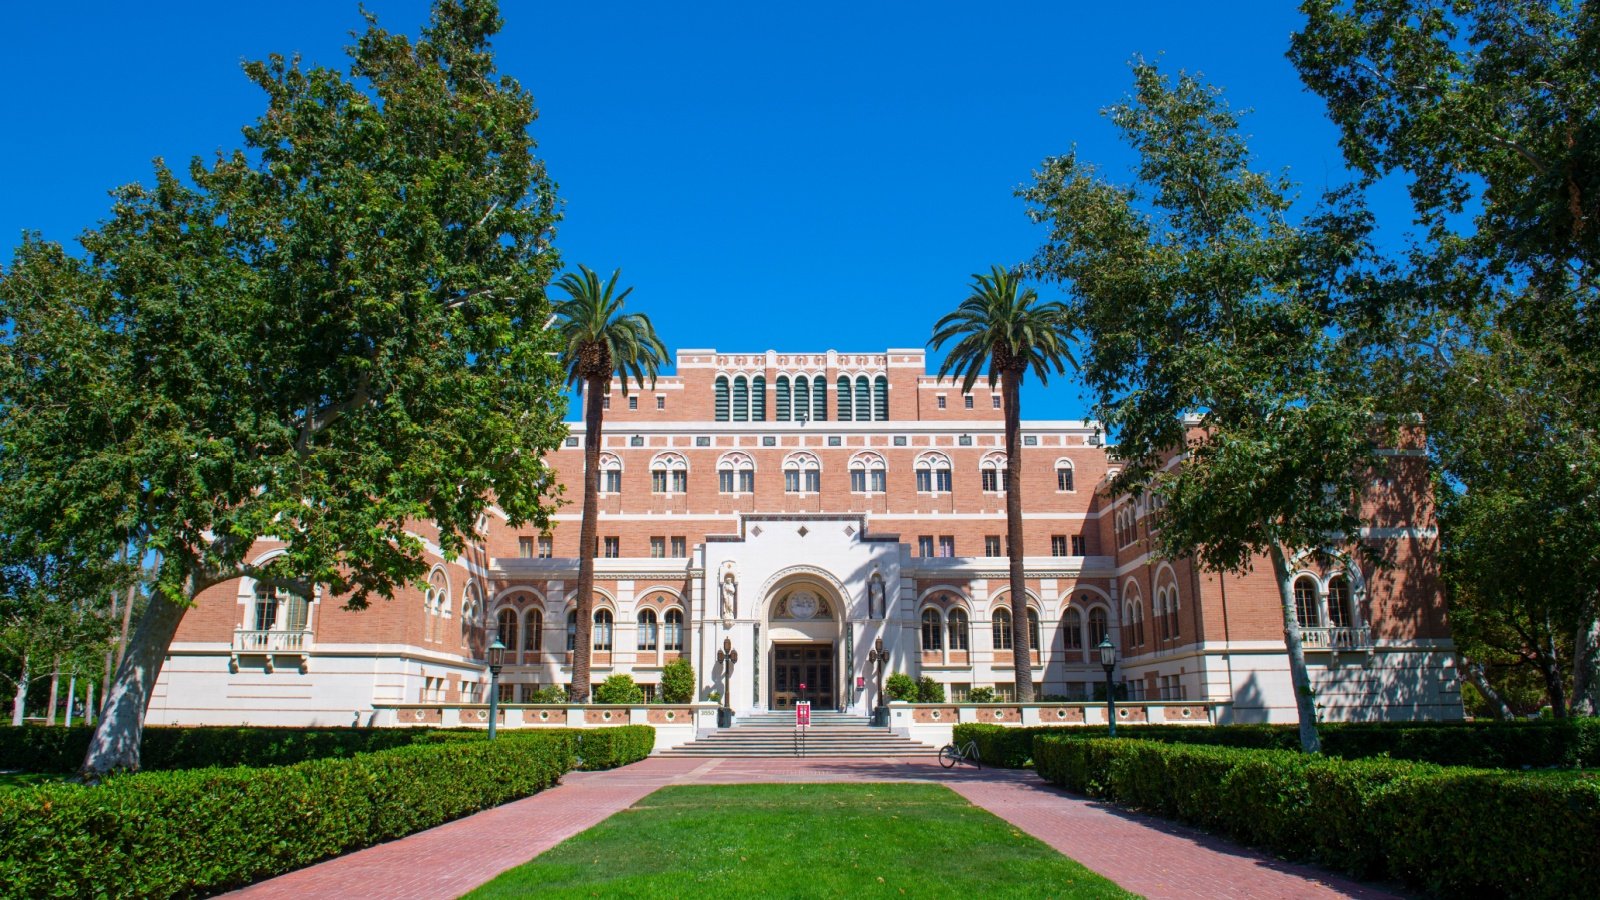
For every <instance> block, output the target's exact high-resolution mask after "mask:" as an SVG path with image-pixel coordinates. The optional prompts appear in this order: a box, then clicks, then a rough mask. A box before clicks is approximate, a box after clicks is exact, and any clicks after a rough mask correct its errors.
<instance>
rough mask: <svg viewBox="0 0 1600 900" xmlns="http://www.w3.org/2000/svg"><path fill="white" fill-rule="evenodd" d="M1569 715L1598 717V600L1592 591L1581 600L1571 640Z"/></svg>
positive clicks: (1599, 614) (1599, 705) (1599, 671)
mask: <svg viewBox="0 0 1600 900" xmlns="http://www.w3.org/2000/svg"><path fill="white" fill-rule="evenodd" d="M1572 714H1573V715H1574V716H1600V600H1597V598H1596V594H1595V592H1594V591H1590V592H1589V596H1588V598H1587V599H1586V600H1585V601H1584V604H1583V610H1582V613H1581V614H1580V615H1579V616H1578V633H1577V634H1576V635H1575V636H1574V640H1573V642H1572Z"/></svg>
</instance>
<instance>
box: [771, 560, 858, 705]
mask: <svg viewBox="0 0 1600 900" xmlns="http://www.w3.org/2000/svg"><path fill="white" fill-rule="evenodd" d="M766 611H767V615H766V619H767V621H766V633H767V641H766V644H767V653H766V656H767V660H766V672H767V677H766V678H765V679H763V680H764V681H765V682H766V685H765V687H766V697H765V698H764V699H765V700H766V703H767V708H768V709H792V708H793V707H794V705H795V703H796V702H797V701H800V700H808V701H810V702H811V706H812V708H813V709H838V708H840V707H841V705H842V700H843V698H844V697H845V692H844V678H845V677H846V675H847V673H846V672H845V669H846V668H847V667H846V666H845V665H844V659H843V657H842V653H843V648H842V647H841V646H840V635H841V634H842V631H843V629H842V627H841V626H842V623H843V621H844V605H843V603H842V602H841V598H840V595H839V592H838V591H837V589H835V588H834V587H833V586H832V585H830V584H827V583H826V582H825V581H824V580H823V579H821V578H817V577H810V576H807V575H797V576H794V577H791V578H785V579H783V580H782V581H780V582H779V583H778V584H777V585H776V586H775V587H774V588H772V589H771V590H770V591H769V592H768V597H767V604H766Z"/></svg>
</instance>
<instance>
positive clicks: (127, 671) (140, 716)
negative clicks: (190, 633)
mask: <svg viewBox="0 0 1600 900" xmlns="http://www.w3.org/2000/svg"><path fill="white" fill-rule="evenodd" d="M196 593H198V591H195V590H191V591H190V597H191V598H192V597H193V596H194V595H195V594H196ZM185 609H187V607H186V606H185V605H184V604H183V603H180V602H178V601H176V600H173V599H171V598H169V597H167V596H166V595H165V594H163V593H162V592H160V591H152V592H151V594H150V602H149V603H148V604H146V605H145V609H144V613H143V614H142V615H140V616H139V625H138V627H137V628H135V629H134V631H133V638H132V639H131V640H130V641H128V643H127V646H126V652H125V653H124V654H123V656H122V662H120V663H118V664H117V674H116V675H115V676H114V677H113V678H112V679H111V692H110V693H109V694H107V695H106V699H105V708H104V716H103V717H102V718H101V719H100V724H99V726H97V727H96V728H95V732H94V737H93V738H92V739H90V741H89V752H88V753H87V754H85V756H84V758H83V769H82V773H83V775H84V777H85V778H86V779H88V780H90V781H98V780H99V779H100V777H101V776H103V775H105V774H107V773H109V772H111V771H113V770H115V769H129V770H137V769H138V768H139V743H140V741H142V740H143V739H144V714H145V710H146V709H148V708H149V706H150V695H151V693H152V692H154V690H155V686H156V676H157V675H159V674H161V664H162V663H163V662H164V661H165V660H166V657H167V648H169V647H171V646H172V637H173V635H175V634H177V633H178V623H179V622H181V621H183V613H184V610H185Z"/></svg>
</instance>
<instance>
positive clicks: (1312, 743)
mask: <svg viewBox="0 0 1600 900" xmlns="http://www.w3.org/2000/svg"><path fill="white" fill-rule="evenodd" d="M1272 574H1273V576H1274V577H1275V578H1277V580H1278V601H1279V604H1280V605H1281V606H1282V607H1283V645H1284V647H1285V649H1287V650H1288V652H1289V680H1290V682H1291V683H1292V684H1293V685H1294V705H1295V710H1296V712H1297V713H1298V714H1299V717H1300V749H1301V751H1302V752H1305V753H1321V752H1322V738H1321V737H1320V736H1319V735H1318V734H1317V707H1316V702H1315V701H1316V695H1315V694H1313V693H1312V690H1311V672H1310V670H1308V669H1307V668H1306V650H1305V646H1304V645H1302V644H1301V643H1300V620H1299V619H1298V618H1297V617H1296V616H1295V614H1294V584H1293V583H1292V582H1290V580H1289V561H1288V559H1286V558H1285V556H1284V553H1283V547H1282V546H1281V545H1279V544H1277V543H1276V542H1274V543H1273V545H1272Z"/></svg>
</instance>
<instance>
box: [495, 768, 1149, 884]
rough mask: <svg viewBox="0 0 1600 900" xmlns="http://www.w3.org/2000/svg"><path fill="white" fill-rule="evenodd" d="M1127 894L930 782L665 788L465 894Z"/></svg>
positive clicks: (953, 793) (949, 791)
mask: <svg viewBox="0 0 1600 900" xmlns="http://www.w3.org/2000/svg"><path fill="white" fill-rule="evenodd" d="M531 894H537V895H539V896H541V897H543V896H551V897H703V896H719V897H758V898H773V897H818V896H839V897H846V896H848V897H856V896H866V897H901V896H905V897H961V898H971V897H981V898H983V900H993V898H1000V897H1130V896H1133V895H1131V894H1129V893H1128V892H1126V891H1124V890H1122V889H1121V888H1119V887H1117V886H1116V885H1115V884H1113V883H1111V882H1110V881H1107V880H1106V879H1104V878H1101V877H1100V876H1099V875H1096V874H1094V873H1093V872H1090V871H1089V870H1088V869H1085V868H1084V867H1083V866H1081V865H1079V864H1078V863H1076V862H1073V861H1072V860H1070V859H1068V858H1067V857H1065V856H1062V855H1061V854H1059V853H1057V852H1056V851H1054V850H1052V849H1050V848H1049V847H1048V846H1046V845H1044V844H1043V843H1040V842H1039V841H1037V840H1035V839H1034V838H1032V837H1030V836H1028V835H1027V834H1025V833H1023V832H1021V831H1019V830H1018V829H1016V828H1013V827H1012V826H1011V825H1010V824H1008V823H1007V822H1005V821H1004V820H1002V819H999V818H996V817H995V816H993V815H990V814H989V813H987V812H984V811H983V810H981V809H978V808H977V807H975V806H972V805H971V804H969V803H967V801H965V800H963V799H962V798H961V797H960V796H959V795H957V794H956V793H955V792H954V791H951V790H949V789H948V788H945V787H941V786H939V785H931V784H781V785H780V784H746V785H728V786H693V787H669V788H663V789H661V790H659V791H656V792H655V793H653V794H651V795H650V796H648V797H646V798H644V799H643V800H641V801H640V802H639V803H638V805H636V806H634V807H632V808H631V809H626V810H623V811H622V812H620V813H618V814H616V815H614V816H612V817H611V818H609V819H607V820H606V821H604V822H601V823H600V824H599V825H596V826H595V827H593V828H591V829H589V830H588V831H585V832H584V833H582V834H580V835H577V836H576V837H573V838H571V839H569V840H567V841H565V842H563V843H561V844H560V845H558V846H556V847H554V848H552V849H550V850H549V851H548V852H546V853H544V854H543V855H541V856H539V857H538V858H537V859H535V860H533V861H532V862H530V863H527V864H525V865H522V866H519V867H517V868H515V869H512V870H511V871H509V872H506V873H505V874H503V875H501V876H500V877H499V878H496V879H495V880H493V881H491V882H489V883H488V884H486V885H484V886H483V887H481V888H479V889H478V890H476V891H474V892H473V893H472V894H470V895H468V896H471V897H477V898H482V897H521V896H528V895H531Z"/></svg>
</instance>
